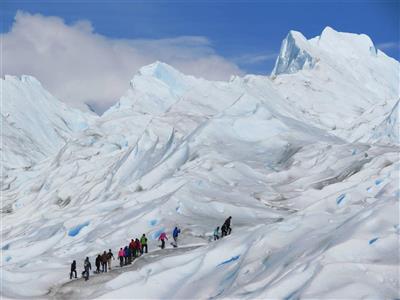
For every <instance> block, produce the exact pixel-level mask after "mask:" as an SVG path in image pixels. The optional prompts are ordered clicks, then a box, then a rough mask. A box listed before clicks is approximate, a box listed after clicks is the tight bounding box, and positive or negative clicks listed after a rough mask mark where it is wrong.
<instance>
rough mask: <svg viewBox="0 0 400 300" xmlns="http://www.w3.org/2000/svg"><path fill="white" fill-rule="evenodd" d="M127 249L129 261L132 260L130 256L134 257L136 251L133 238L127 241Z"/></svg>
mask: <svg viewBox="0 0 400 300" xmlns="http://www.w3.org/2000/svg"><path fill="white" fill-rule="evenodd" d="M129 250H131V257H130V258H129V261H130V262H132V258H135V252H136V243H135V241H134V240H133V239H131V242H130V243H129Z"/></svg>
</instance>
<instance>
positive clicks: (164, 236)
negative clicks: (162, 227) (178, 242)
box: [158, 232, 168, 249]
mask: <svg viewBox="0 0 400 300" xmlns="http://www.w3.org/2000/svg"><path fill="white" fill-rule="evenodd" d="M158 240H159V241H161V249H164V248H165V240H167V241H168V238H167V234H166V233H165V232H162V233H161V234H160V237H159V238H158Z"/></svg>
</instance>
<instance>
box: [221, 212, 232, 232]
mask: <svg viewBox="0 0 400 300" xmlns="http://www.w3.org/2000/svg"><path fill="white" fill-rule="evenodd" d="M231 219H232V217H231V216H229V217H228V219H226V220H225V222H224V225H222V228H221V231H222V236H221V237H223V236H226V235H230V234H231V232H232V228H231Z"/></svg>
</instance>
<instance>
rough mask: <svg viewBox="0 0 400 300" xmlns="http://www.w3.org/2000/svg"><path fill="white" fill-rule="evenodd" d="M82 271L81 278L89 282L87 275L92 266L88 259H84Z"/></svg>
mask: <svg viewBox="0 0 400 300" xmlns="http://www.w3.org/2000/svg"><path fill="white" fill-rule="evenodd" d="M83 267H84V271H83V272H82V276H83V277H84V278H85V281H88V280H89V273H90V270H91V269H92V265H91V263H90V261H89V257H86V259H85V261H84V262H83Z"/></svg>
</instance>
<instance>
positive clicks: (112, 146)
mask: <svg viewBox="0 0 400 300" xmlns="http://www.w3.org/2000/svg"><path fill="white" fill-rule="evenodd" d="M332 43H333V44H335V45H336V43H341V44H340V45H341V47H336V48H340V49H341V50H338V51H332ZM371 45H372V42H371V41H370V39H369V38H368V37H366V36H365V35H361V36H359V35H353V34H347V33H338V32H335V31H334V30H333V29H330V28H327V29H325V30H324V32H323V33H322V34H321V37H318V38H314V39H311V40H306V39H305V38H304V37H303V36H302V35H301V34H300V33H296V32H291V33H289V36H288V38H287V39H286V40H285V41H284V42H283V47H282V51H281V54H280V55H279V57H278V60H277V65H276V67H275V70H274V74H273V76H271V77H267V76H254V75H247V76H245V77H243V78H232V80H231V81H229V82H213V81H207V80H204V79H199V78H195V77H192V76H186V75H184V74H182V73H180V72H179V71H178V70H175V69H173V68H172V67H170V66H168V65H166V64H164V63H161V62H156V63H154V64H152V65H149V66H146V67H144V68H142V69H141V70H140V72H138V74H137V75H136V76H135V77H134V78H133V79H132V81H131V87H130V88H129V90H128V91H127V92H126V93H125V94H124V95H123V96H122V97H121V99H120V101H119V102H118V103H116V104H115V105H114V106H113V107H112V108H110V109H109V110H108V111H106V112H105V113H104V115H103V116H101V117H97V118H96V117H92V116H90V115H87V114H85V113H81V112H77V111H73V110H70V109H68V108H66V107H65V106H64V105H61V104H60V103H59V102H58V101H56V100H55V99H54V98H52V97H51V96H50V95H48V93H47V92H45V91H43V90H42V88H40V89H39V88H38V86H39V84H38V83H37V82H36V81H34V80H33V79H31V78H30V79H29V80H30V81H32V82H33V83H29V84H26V85H25V84H23V81H24V80H23V79H21V80H18V79H13V82H14V81H15V82H16V83H14V84H15V87H13V88H14V89H12V88H9V93H8V94H5V95H6V96H7V97H8V98H7V99H10V103H13V105H9V107H10V108H9V110H10V111H11V112H12V113H11V114H10V115H11V116H14V118H15V119H14V123H12V122H10V121H9V120H8V119H6V118H7V116H6V115H4V114H3V116H2V124H3V122H4V126H5V127H4V128H5V129H6V130H5V131H3V135H2V138H3V143H2V151H3V152H2V155H3V158H4V159H6V160H7V164H9V166H21V167H13V168H5V174H6V176H4V177H3V178H2V187H3V189H2V195H3V203H2V206H3V207H2V218H3V226H2V228H1V234H2V239H1V245H0V247H1V249H2V260H1V273H0V274H1V283H2V286H3V289H2V296H4V297H8V298H22V297H27V298H35V297H50V298H51V297H55V298H63V297H65V295H67V297H68V295H69V296H71V297H73V298H76V297H83V298H91V297H96V298H97V297H100V298H106V299H110V298H112V299H116V298H130V297H132V295H137V297H140V298H164V299H165V298H168V299H169V298H185V299H188V298H191V299H192V298H251V299H254V298H256V299H265V298H279V299H281V298H285V299H290V298H300V297H302V298H365V297H368V298H379V299H382V298H390V299H394V298H398V297H400V295H399V292H398V291H399V274H398V268H399V253H400V252H399V243H398V241H399V234H400V225H399V195H400V191H399V186H398V181H399V168H400V162H399V145H398V143H399V141H398V118H397V115H398V104H396V102H397V101H398V93H397V94H396V91H397V88H398V79H397V76H395V75H396V73H395V71H396V68H398V62H396V61H394V60H393V59H390V58H388V57H386V56H385V55H384V54H383V53H382V52H380V51H374V49H375V48H371ZM352 63H353V64H356V65H357V67H356V68H354V67H352V66H351V65H348V64H352ZM360 72H361V73H360ZM379 76H380V77H379ZM376 77H379V78H380V79H379V80H376V81H374V80H373V79H372V78H376ZM6 81H7V79H6ZM19 85H20V86H19ZM38 91H40V92H39V94H38V95H35V93H38ZM21 93H25V94H27V95H31V96H32V97H31V96H29V97H20V96H19V95H20V94H21ZM344 96H345V98H343V97H344ZM37 99H40V100H37ZM29 101H31V102H29ZM34 101H41V102H34ZM385 101H386V102H385ZM25 102H26V104H25ZM30 103H33V104H32V105H31V104H30ZM36 103H40V104H41V106H39V109H36V108H35V107H37V105H35V104H36ZM384 103H386V104H384ZM397 103H398V102H397ZM24 105H25V106H26V108H27V109H25V110H22V107H24ZM60 105H61V106H60ZM13 107H14V108H13ZM40 107H43V109H40ZM61 108H62V109H61ZM11 109H14V110H11ZM35 109H36V110H35ZM22 111H23V113H24V114H22ZM60 112H62V113H60ZM28 117H29V118H31V119H32V120H31V121H30V122H29V123H28V122H26V120H27V119H28ZM8 118H10V117H8ZM62 119H63V120H65V122H62ZM60 121H61V122H60ZM30 123H31V124H35V128H37V129H34V128H31V127H30V125H29V124H30ZM62 124H64V125H62ZM83 124H85V125H83ZM7 126H8V127H7ZM334 127H336V128H335V129H333V128H334ZM396 134H397V135H396ZM18 139H21V140H23V141H24V142H23V144H22V145H23V146H24V147H26V149H27V150H26V151H21V149H19V148H16V146H17V144H18ZM49 144H51V145H49ZM43 149H44V150H43ZM41 151H42V152H43V154H42V152H41ZM24 152H27V153H26V155H24ZM5 154H6V155H5ZM25 156H26V157H25ZM27 161H28V162H29V163H30V164H29V168H27V167H25V168H24V167H22V166H25V164H24V163H25V162H27ZM17 162H18V164H17ZM227 216H232V219H233V233H232V235H230V236H229V237H227V238H224V239H222V240H219V241H216V242H211V235H212V232H213V230H214V228H215V227H216V226H218V225H219V226H220V225H221V224H222V223H223V221H224V219H225V218H226V217H227ZM175 225H179V226H180V227H181V228H182V235H181V238H180V244H181V245H187V246H190V245H201V246H200V247H198V248H193V249H191V250H190V251H179V250H178V251H176V252H174V250H172V249H171V250H169V251H168V252H165V256H163V255H162V253H163V252H161V253H160V252H158V253H157V259H156V260H152V259H151V257H152V256H148V258H146V257H145V258H143V260H144V261H146V263H145V264H144V263H140V262H139V261H138V262H137V265H136V266H135V267H134V268H133V269H126V271H125V272H121V273H118V274H116V273H115V274H113V275H112V276H104V277H100V276H99V277H98V278H96V279H94V280H93V281H91V280H90V281H89V282H88V284H87V286H86V287H85V286H81V284H80V283H77V285H76V286H77V287H78V288H79V289H81V290H82V293H81V294H80V296H78V295H76V294H68V293H71V291H70V287H71V284H65V283H66V282H68V275H69V274H68V271H69V263H70V262H71V260H72V259H76V260H77V262H78V271H79V269H81V268H82V262H83V258H84V257H86V256H89V257H90V258H91V260H92V263H93V261H94V256H95V255H97V254H98V253H99V252H101V251H103V250H105V249H109V248H112V249H113V250H114V253H115V252H116V251H117V249H119V247H121V246H124V245H125V244H127V243H128V242H129V240H130V239H131V238H134V237H138V236H140V235H141V234H142V233H146V235H147V236H148V237H149V240H150V242H149V248H150V249H152V250H153V249H155V248H156V245H157V238H158V235H159V234H160V233H161V232H162V231H163V230H166V231H167V234H168V235H170V233H171V230H172V229H173V227H174V226H175ZM178 249H179V248H178ZM99 282H101V285H99V284H98V283H99ZM160 283H162V284H160ZM73 285H74V284H72V286H73ZM55 291H59V292H58V294H57V292H55ZM65 293H66V294H65ZM72 295H73V296H72Z"/></svg>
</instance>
